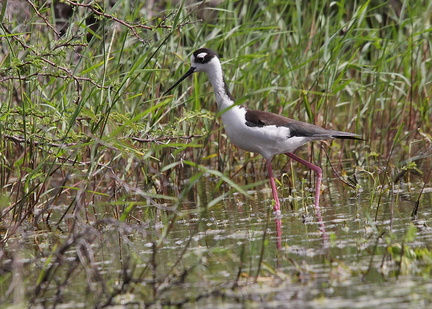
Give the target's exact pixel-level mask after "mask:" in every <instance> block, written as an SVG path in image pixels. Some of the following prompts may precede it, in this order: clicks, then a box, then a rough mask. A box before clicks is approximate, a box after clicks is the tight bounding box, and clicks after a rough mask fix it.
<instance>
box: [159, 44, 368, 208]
mask: <svg viewBox="0 0 432 309" xmlns="http://www.w3.org/2000/svg"><path fill="white" fill-rule="evenodd" d="M195 72H205V73H207V76H208V78H209V79H210V83H211V84H212V86H213V89H214V93H215V95H216V103H217V106H218V112H219V113H220V114H221V115H222V116H221V117H222V122H223V125H224V128H225V131H226V134H227V136H228V137H229V139H230V141H231V142H232V143H233V144H234V145H236V146H237V147H239V148H241V149H243V150H246V151H250V152H255V153H259V154H261V155H262V156H263V157H264V158H265V160H266V165H267V170H268V176H269V178H270V186H271V189H272V193H273V199H274V201H275V205H274V211H275V213H276V214H280V203H279V198H278V194H277V189H276V185H275V181H274V176H273V169H272V165H271V160H272V158H273V156H274V155H276V154H281V153H284V154H286V155H287V156H288V157H290V158H291V159H293V160H295V161H298V162H300V163H301V164H304V165H306V166H307V167H309V168H310V169H312V170H313V171H314V172H315V173H316V185H315V186H316V189H315V190H316V191H315V209H316V210H317V211H319V198H320V189H321V179H322V170H321V168H320V167H318V166H316V165H314V164H312V163H310V162H308V161H306V160H303V159H301V158H299V157H298V156H296V155H295V154H294V153H293V152H294V151H295V150H296V149H297V148H299V147H300V146H303V145H304V144H306V143H308V142H310V141H314V140H324V139H329V138H344V139H359V140H361V138H360V136H359V135H357V134H353V133H347V132H342V131H334V130H327V129H324V128H321V127H319V126H316V125H313V124H310V123H306V122H302V121H297V120H293V119H289V118H286V117H284V116H281V115H277V114H273V113H269V112H265V111H255V110H250V109H248V108H246V107H245V106H242V105H236V104H235V103H234V98H233V96H232V95H231V93H230V91H229V90H228V87H227V84H226V83H225V79H224V77H223V74H222V66H221V63H220V60H219V57H218V55H217V53H216V52H215V51H213V50H211V49H208V48H200V49H198V50H196V51H195V52H194V53H193V54H192V56H191V67H190V69H189V70H188V71H187V72H186V73H185V74H184V75H183V76H182V77H181V78H180V79H179V80H178V81H177V82H176V83H175V84H174V85H173V86H172V87H171V88H169V89H168V90H167V91H165V93H164V94H163V95H166V94H167V93H168V92H170V91H171V90H172V89H173V88H174V87H176V86H177V85H178V84H180V83H181V82H182V81H183V80H184V79H185V78H186V77H188V76H189V75H191V74H193V73H195Z"/></svg>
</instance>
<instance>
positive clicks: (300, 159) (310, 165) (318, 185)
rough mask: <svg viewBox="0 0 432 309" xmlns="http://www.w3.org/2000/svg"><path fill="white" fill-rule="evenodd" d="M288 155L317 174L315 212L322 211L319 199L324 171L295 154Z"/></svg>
mask: <svg viewBox="0 0 432 309" xmlns="http://www.w3.org/2000/svg"><path fill="white" fill-rule="evenodd" d="M286 155H287V156H288V157H290V158H291V159H293V160H296V161H297V162H300V163H301V164H304V165H306V166H307V167H309V168H310V169H311V170H313V171H314V172H315V173H316V185H315V187H316V188H315V210H316V211H320V208H319V198H320V194H321V179H322V169H321V168H320V167H319V166H316V165H313V164H312V163H310V162H308V161H306V160H303V159H302V158H299V157H297V156H296V155H295V154H293V153H290V152H288V153H286Z"/></svg>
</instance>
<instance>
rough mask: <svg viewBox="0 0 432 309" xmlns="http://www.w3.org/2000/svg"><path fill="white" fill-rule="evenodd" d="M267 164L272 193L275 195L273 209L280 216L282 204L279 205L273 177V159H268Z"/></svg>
mask: <svg viewBox="0 0 432 309" xmlns="http://www.w3.org/2000/svg"><path fill="white" fill-rule="evenodd" d="M266 164H267V170H268V175H269V178H270V186H271V189H272V193H273V199H274V200H275V205H274V207H273V210H274V211H275V213H276V214H277V215H279V214H280V203H279V197H278V194H277V190H276V184H275V181H274V177H273V169H272V165H271V159H269V160H267V159H266Z"/></svg>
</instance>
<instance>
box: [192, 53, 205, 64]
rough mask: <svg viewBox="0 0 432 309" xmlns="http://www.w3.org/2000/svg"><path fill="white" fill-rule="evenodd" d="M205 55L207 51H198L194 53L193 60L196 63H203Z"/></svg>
mask: <svg viewBox="0 0 432 309" xmlns="http://www.w3.org/2000/svg"><path fill="white" fill-rule="evenodd" d="M206 56H207V53H200V54H198V55H196V58H195V61H196V62H198V63H204V61H205V59H206Z"/></svg>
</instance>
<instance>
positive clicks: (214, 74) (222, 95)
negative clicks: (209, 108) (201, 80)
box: [207, 61, 234, 112]
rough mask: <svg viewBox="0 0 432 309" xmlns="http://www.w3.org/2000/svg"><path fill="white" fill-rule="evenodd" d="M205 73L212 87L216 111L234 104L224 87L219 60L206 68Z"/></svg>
mask: <svg viewBox="0 0 432 309" xmlns="http://www.w3.org/2000/svg"><path fill="white" fill-rule="evenodd" d="M207 75H208V78H209V80H210V83H211V84H212V86H213V89H214V93H215V96H216V103H217V105H218V111H219V112H222V111H224V110H225V109H227V108H228V107H230V106H232V105H233V104H234V100H233V99H232V97H231V96H230V94H229V93H227V91H228V90H227V88H225V87H226V86H225V81H224V78H223V74H222V67H221V65H220V62H219V61H218V62H217V63H215V65H214V66H213V67H212V70H207Z"/></svg>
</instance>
